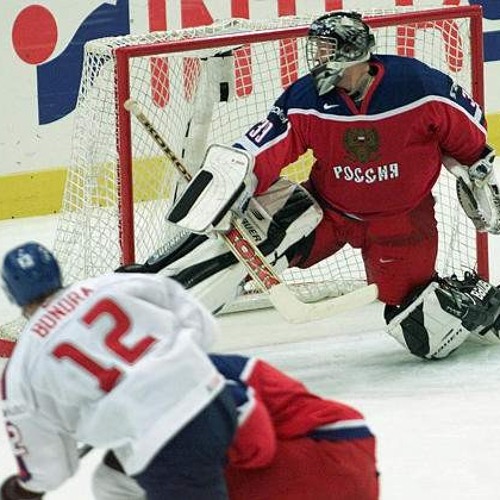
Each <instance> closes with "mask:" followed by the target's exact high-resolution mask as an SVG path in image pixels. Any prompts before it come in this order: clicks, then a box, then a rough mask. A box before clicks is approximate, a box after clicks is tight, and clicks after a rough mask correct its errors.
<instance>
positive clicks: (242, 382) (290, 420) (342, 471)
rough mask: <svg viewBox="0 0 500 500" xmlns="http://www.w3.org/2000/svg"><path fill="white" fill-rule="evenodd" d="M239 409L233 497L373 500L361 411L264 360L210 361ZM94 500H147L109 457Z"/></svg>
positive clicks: (370, 443) (370, 439)
mask: <svg viewBox="0 0 500 500" xmlns="http://www.w3.org/2000/svg"><path fill="white" fill-rule="evenodd" d="M210 357H211V359H212V362H213V363H214V365H215V366H216V368H217V369H218V370H219V372H220V373H221V374H222V375H224V376H225V377H226V379H227V384H228V387H229V388H230V390H231V393H232V396H233V398H234V401H235V403H236V405H237V408H238V430H237V431H236V435H235V438H234V440H233V443H232V445H231V447H230V448H229V451H228V456H227V465H226V469H225V470H226V481H227V487H228V492H229V498H230V499H231V500H248V499H252V500H331V499H333V498H335V499H337V500H376V499H378V477H377V470H376V458H375V437H374V436H373V434H372V433H371V431H370V429H369V428H368V426H367V424H366V422H365V420H364V418H363V416H362V414H361V413H360V412H359V411H357V410H355V409H354V408H352V407H350V406H348V405H345V404H343V403H340V402H338V401H334V400H330V399H325V398H320V397H318V396H317V395H315V394H313V393H311V392H310V391H309V390H308V389H307V388H306V387H305V386H304V385H303V384H302V383H300V382H298V381H297V380H295V379H293V378H291V377H289V376H288V375H286V374H284V373H283V372H281V371H280V370H278V369H276V368H274V367H273V366H271V365H270V364H269V363H267V362H265V361H263V360H260V359H256V358H247V357H244V356H238V355H218V354H217V355H216V354H213V355H211V356H210ZM93 490H94V496H95V497H96V499H97V500H145V498H146V497H145V496H144V491H143V490H142V489H141V488H140V487H139V486H138V484H137V483H136V482H135V481H134V480H133V479H132V478H130V477H128V476H126V475H125V474H123V469H122V468H121V466H120V463H119V461H118V460H117V459H116V457H115V456H114V455H113V454H112V453H108V454H107V455H106V457H105V459H104V461H103V463H101V465H100V466H99V467H98V469H97V470H96V473H95V475H94V484H93Z"/></svg>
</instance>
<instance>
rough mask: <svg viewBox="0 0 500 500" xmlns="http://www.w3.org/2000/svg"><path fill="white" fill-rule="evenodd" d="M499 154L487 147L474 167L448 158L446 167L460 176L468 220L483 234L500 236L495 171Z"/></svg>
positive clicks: (459, 193) (459, 192) (459, 187)
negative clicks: (494, 166) (496, 155)
mask: <svg viewBox="0 0 500 500" xmlns="http://www.w3.org/2000/svg"><path fill="white" fill-rule="evenodd" d="M494 160H495V151H494V150H493V149H492V148H491V147H490V146H486V147H485V149H484V151H483V154H482V156H481V158H480V159H479V160H477V161H476V162H475V163H474V164H472V165H471V166H470V167H467V166H464V165H460V164H458V163H456V162H454V163H453V161H454V160H453V159H449V158H448V159H446V160H445V161H444V164H445V166H446V167H447V168H448V170H450V172H451V173H452V174H453V175H455V176H456V177H457V183H456V187H457V196H458V200H459V201H460V204H461V205H462V208H463V210H464V212H465V213H466V215H467V217H469V219H471V221H472V222H473V224H474V226H475V227H476V229H477V230H478V231H479V232H488V233H491V234H500V190H499V187H498V183H497V181H496V178H495V172H494V168H493V164H494Z"/></svg>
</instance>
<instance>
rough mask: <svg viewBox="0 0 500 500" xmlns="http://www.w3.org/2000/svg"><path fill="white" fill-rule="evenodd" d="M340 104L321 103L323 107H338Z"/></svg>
mask: <svg viewBox="0 0 500 500" xmlns="http://www.w3.org/2000/svg"><path fill="white" fill-rule="evenodd" d="M339 106H340V104H323V109H332V108H338V107H339Z"/></svg>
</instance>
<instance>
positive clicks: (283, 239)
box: [117, 179, 323, 314]
mask: <svg viewBox="0 0 500 500" xmlns="http://www.w3.org/2000/svg"><path fill="white" fill-rule="evenodd" d="M322 216H323V212H322V210H321V209H320V208H319V206H318V204H317V203H316V201H315V200H314V199H313V198H312V197H311V195H310V194H309V193H308V192H307V191H306V190H305V189H304V188H303V187H302V186H300V185H297V184H295V183H293V182H290V181H288V180H286V179H280V180H278V181H277V182H276V183H275V184H274V185H273V186H272V187H271V188H270V189H269V190H268V191H267V192H266V193H265V194H263V195H261V196H259V197H257V198H252V199H251V200H250V202H249V204H248V208H247V210H246V212H245V217H244V219H243V220H242V221H241V222H242V225H243V226H244V227H245V229H246V232H247V233H248V236H249V237H250V238H252V239H253V241H254V243H256V244H257V245H258V247H259V249H260V251H261V252H262V253H263V254H264V255H265V256H266V257H267V258H268V260H269V262H270V264H271V265H273V267H274V268H275V269H276V270H277V271H278V272H279V271H281V270H283V269H285V268H286V267H287V266H288V262H287V260H286V256H285V253H286V251H287V250H288V248H290V247H291V246H292V245H294V244H295V243H297V242H299V241H300V240H302V239H304V238H305V237H306V236H307V235H309V234H310V233H311V232H312V231H313V230H314V228H315V227H316V226H317V225H318V223H319V222H320V220H321V218H322ZM117 272H141V273H161V274H164V275H167V276H169V277H171V278H172V279H174V280H176V281H178V282H179V283H181V284H182V285H183V286H184V287H185V288H188V289H189V290H190V291H191V292H192V293H193V295H194V296H195V297H196V298H197V299H198V300H200V301H201V302H202V303H203V304H204V305H205V306H206V307H207V308H208V309H209V310H211V311H212V312H213V313H214V314H215V313H217V312H219V311H220V310H221V309H222V308H223V307H224V306H225V305H226V304H228V303H230V302H232V301H233V300H234V298H235V297H236V296H237V294H238V291H239V290H240V286H241V284H242V283H243V282H244V280H245V277H246V276H247V272H248V271H247V269H246V267H245V266H244V265H243V264H242V263H240V262H238V261H237V259H236V257H235V256H234V255H233V253H232V252H231V251H230V250H229V249H228V247H227V245H226V243H225V242H224V241H223V240H222V239H221V238H217V237H213V238H209V237H208V236H205V235H200V234H194V233H187V234H186V233H184V234H181V235H180V237H179V238H178V240H177V241H174V242H172V243H169V244H168V245H166V246H165V247H164V248H161V249H159V250H158V251H157V252H155V254H154V255H153V256H152V257H150V258H149V259H148V260H147V261H146V262H145V263H144V264H132V265H128V266H124V267H121V268H119V269H117Z"/></svg>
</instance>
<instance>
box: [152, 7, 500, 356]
mask: <svg viewBox="0 0 500 500" xmlns="http://www.w3.org/2000/svg"><path fill="white" fill-rule="evenodd" d="M374 47H375V37H374V35H373V33H372V32H371V29H370V27H369V26H368V25H367V24H366V23H365V22H364V21H363V19H362V16H361V15H360V14H358V13H356V12H338V11H335V12H331V13H328V14H325V15H323V16H321V17H319V18H318V19H316V20H314V21H313V23H312V24H311V26H310V29H309V34H308V37H307V43H306V57H307V65H308V68H309V73H308V74H306V75H304V76H302V77H300V78H299V79H297V80H296V81H295V82H294V83H292V84H291V85H290V86H289V87H288V88H287V89H285V90H284V92H283V93H282V94H281V95H280V96H278V98H277V99H276V101H275V102H274V104H273V105H272V106H271V107H270V112H269V113H268V114H267V116H266V117H265V118H263V119H262V120H261V121H259V122H257V123H256V124H255V125H254V126H252V127H250V129H249V130H248V131H247V132H246V133H245V134H244V135H243V136H242V137H241V138H240V139H238V140H237V141H236V143H235V144H234V146H235V147H236V148H238V149H240V150H243V151H246V152H248V153H249V154H250V155H251V157H252V160H253V163H254V165H253V168H252V169H251V171H250V172H246V173H244V174H243V173H240V178H239V180H238V181H237V182H235V184H234V189H233V188H232V189H231V190H229V191H228V192H226V191H225V189H222V190H219V188H218V187H217V186H218V184H217V183H212V187H214V191H210V187H209V188H207V189H208V191H207V193H209V194H207V195H206V196H201V195H200V192H201V191H204V190H205V188H204V187H203V186H208V183H209V177H210V175H212V174H211V173H210V174H207V173H202V174H201V175H200V176H199V177H198V176H197V178H195V179H193V182H192V183H190V185H189V186H188V188H187V191H186V196H185V198H184V196H183V198H184V201H183V203H181V205H180V207H179V208H175V210H174V212H173V213H172V214H170V221H171V222H175V223H176V224H179V225H181V226H182V225H183V224H184V227H186V229H187V230H190V231H191V233H192V234H191V235H189V236H187V237H186V239H185V240H184V241H183V242H182V243H181V244H180V245H179V247H178V248H177V249H175V250H172V251H171V252H169V254H168V255H166V256H164V257H163V258H162V259H159V260H158V261H156V262H149V263H147V264H146V267H147V268H148V269H151V270H152V269H159V268H163V269H164V272H168V273H169V274H171V275H175V276H176V278H177V279H178V280H179V281H181V282H182V283H183V284H185V285H186V286H188V287H193V290H195V289H197V290H199V293H200V294H201V297H202V299H203V300H204V301H205V303H207V304H208V305H209V307H210V308H211V309H212V310H213V311H215V310H217V309H218V308H220V307H222V306H223V305H224V304H225V303H227V301H228V300H230V297H232V295H233V292H234V288H235V283H241V281H242V280H243V279H244V277H245V275H246V271H245V269H244V268H243V267H242V266H241V265H239V264H238V263H236V261H235V258H234V257H233V256H232V255H230V254H229V253H228V251H227V250H226V248H225V247H224V245H223V244H222V243H221V242H219V241H218V240H213V238H212V237H210V236H209V234H210V232H211V233H212V234H214V231H215V233H217V231H222V232H223V231H224V230H225V227H227V223H228V216H227V214H229V213H233V214H239V216H240V217H243V220H244V223H245V224H246V225H248V227H249V231H250V232H251V233H252V234H254V238H255V241H259V239H260V240H262V241H260V243H259V246H260V247H261V249H262V251H263V252H264V255H265V256H266V257H267V258H268V259H269V261H270V262H271V263H272V264H273V265H275V266H276V268H277V270H278V271H279V270H281V269H283V268H284V267H294V266H296V267H300V268H308V267H311V266H313V265H314V264H316V263H318V262H320V261H322V260H324V259H326V258H327V257H330V256H332V255H334V254H335V253H336V252H338V251H339V250H340V249H342V248H343V247H344V246H345V245H347V244H349V245H351V246H352V247H354V248H357V249H359V250H360V251H361V256H362V259H363V264H364V268H365V271H366V275H367V280H368V283H369V284H370V283H374V284H376V285H377V287H378V298H379V300H380V301H381V302H383V304H384V305H385V310H384V317H385V320H386V323H387V331H388V333H389V334H390V335H391V336H393V337H394V338H395V339H396V340H397V341H398V342H399V343H400V344H401V345H403V346H404V347H405V348H406V349H408V350H409V351H410V352H411V353H412V354H414V355H416V356H419V357H422V358H426V359H438V358H443V357H446V356H448V355H449V354H450V353H451V352H453V351H454V350H455V349H457V348H458V347H459V346H460V345H461V344H462V343H463V342H464V341H465V340H466V339H467V338H469V337H470V336H475V337H477V338H479V339H480V340H482V341H485V342H490V341H491V342H497V341H498V339H499V334H498V331H499V327H500V320H499V319H498V316H499V313H500V291H499V290H498V289H497V288H496V287H494V286H492V285H491V284H490V283H488V282H487V281H485V280H484V279H482V278H481V277H480V276H478V275H477V274H476V273H475V272H474V271H473V270H464V269H457V270H456V273H457V275H456V276H437V275H436V271H435V266H436V256H437V249H438V240H439V235H438V229H437V221H436V217H435V210H434V204H435V200H434V197H433V195H432V188H433V186H434V184H435V183H436V181H437V179H438V177H439V175H440V173H441V170H442V166H443V164H444V165H445V166H446V167H447V168H448V169H449V170H450V171H451V172H452V173H453V174H454V175H455V176H456V178H457V179H456V182H457V196H458V199H459V201H460V203H461V205H462V207H463V209H464V211H465V213H466V214H467V216H468V217H469V218H470V219H471V221H472V222H473V223H474V225H475V227H476V228H477V230H478V231H483V232H488V233H490V234H498V233H500V194H499V188H498V183H497V180H496V178H495V173H494V168H493V162H494V157H495V155H494V151H493V150H492V148H490V147H489V146H488V145H487V142H486V141H487V133H486V122H485V118H484V113H483V111H482V109H481V107H480V106H479V104H478V103H476V102H475V101H474V100H473V99H472V97H471V96H470V95H468V93H467V92H466V91H465V90H464V89H463V88H462V87H460V86H459V85H458V84H457V83H456V82H454V81H453V80H452V79H451V78H450V77H449V76H448V75H446V74H444V73H442V72H440V71H438V70H436V69H434V68H431V67H429V66H427V65H425V64H424V63H422V62H420V61H418V60H416V59H413V58H407V57H401V56H394V55H386V54H376V53H374ZM308 150H311V151H312V152H313V154H314V158H315V162H314V164H313V166H312V168H311V171H310V174H309V178H308V180H307V181H306V183H305V184H304V186H297V185H294V184H292V183H289V182H287V181H285V180H283V179H281V178H280V175H281V171H282V170H283V168H285V167H286V166H287V165H289V164H290V163H292V162H293V161H295V160H296V159H297V158H298V157H299V156H300V155H302V154H304V153H305V152H306V151H308ZM227 165H229V164H227ZM202 170H203V169H202ZM222 177H224V179H226V177H227V179H229V178H232V174H231V175H230V174H229V173H228V172H226V174H225V175H222ZM243 177H244V178H245V181H243V180H242V179H243ZM219 184H221V185H222V184H223V182H222V181H221V183H219ZM242 185H244V187H243V188H242V187H241V186H242ZM202 188H203V189H202ZM187 193H189V194H187ZM219 198H221V200H222V201H221V202H220V203H219V202H218V199H219ZM203 199H205V200H206V201H207V202H206V203H204V204H202V203H201V200H203ZM193 200H196V202H194V201H193ZM198 201H199V202H200V203H198ZM176 205H178V203H176ZM202 205H203V206H202ZM198 218H199V219H200V221H202V223H201V224H200V223H199V221H198V220H197V219H198ZM207 218H208V220H206V219H207ZM194 221H196V223H195V222H194ZM207 229H209V231H208V232H207V231H206V230H207ZM204 231H205V234H201V233H203V232H204ZM198 233H200V234H198ZM462 273H463V276H462ZM214 290H217V292H216V293H214Z"/></svg>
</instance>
